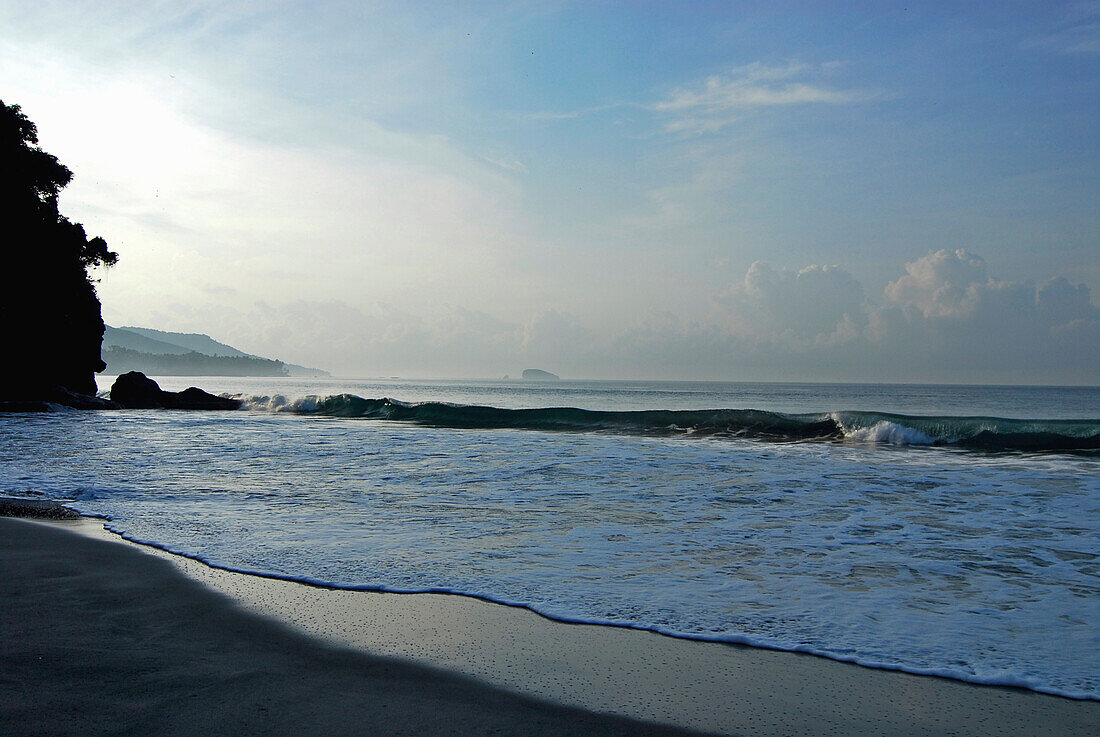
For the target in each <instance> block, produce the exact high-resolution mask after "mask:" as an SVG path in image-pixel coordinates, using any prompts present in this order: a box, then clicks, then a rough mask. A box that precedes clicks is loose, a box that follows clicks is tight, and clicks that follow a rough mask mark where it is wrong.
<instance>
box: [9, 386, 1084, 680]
mask: <svg viewBox="0 0 1100 737" xmlns="http://www.w3.org/2000/svg"><path fill="white" fill-rule="evenodd" d="M157 378H158V381H159V382H160V383H161V386H162V387H163V388H166V389H177V390H178V389H182V388H185V387H186V386H189V385H192V384H198V385H199V386H201V387H203V388H204V389H207V390H209V391H213V392H215V393H224V394H227V395H231V396H236V397H240V398H241V399H242V400H243V401H244V404H245V408H244V409H242V410H241V411H237V412H179V411H101V412H80V411H72V410H63V409H59V410H58V411H56V412H51V413H39V414H33V413H28V414H6V415H0V485H2V487H3V488H2V489H0V492H2V493H3V494H4V495H7V496H26V497H35V498H42V497H46V498H52V499H57V500H60V501H63V502H65V503H66V504H69V505H71V506H73V507H75V508H76V509H78V510H80V511H81V512H83V513H85V514H89V515H97V516H101V517H103V518H105V519H106V520H107V527H108V528H109V529H111V530H112V531H114V532H117V533H119V534H121V535H123V536H125V537H127V538H129V539H132V540H135V541H140V542H144V543H148V544H152V545H155V546H157V547H160V548H163V549H166V550H169V551H172V552H176V553H180V554H183V555H186V556H189V557H193V558H196V559H199V560H202V561H205V562H207V563H209V564H211V565H215V566H219V567H223V568H227V569H232V570H237V571H242V572H246V573H257V574H263V575H267V576H274V577H279V578H286V579H291V580H298V581H304V582H310V583H315V584H321V585H326V586H332V587H343V588H350V589H363V590H382V591H396V592H427V591H432V592H451V593H459V594H465V595H469V596H474V597H479V598H482V599H486V600H489V601H494V602H501V603H504V604H510V605H517V606H523V607H527V608H530V609H532V610H534V611H536V612H538V613H540V614H543V615H545V616H547V617H551V618H554V619H559V620H563V621H569V622H591V623H599V624H608V625H618V626H624V627H633V628H639V629H646V630H653V631H656V632H661V633H664V634H667V635H671V636H675V637H684V638H693V639H701V640H713V641H720V642H731V643H742V644H749V645H755V646H760V647H767V648H775V649H781V650H791V651H798V652H807V653H814V654H818V655H821V656H825V657H828V658H833V659H836V660H841V661H848V662H853V663H860V664H863V665H866V666H871V667H878V668H888V669H896V670H902V671H907V672H911V673H920V674H934V675H940V676H946V677H950V678H955V679H960V680H965V681H970V682H975V683H985V684H999V685H1009V686H1018V687H1023V688H1028V689H1032V690H1035V691H1040V692H1044V693H1051V694H1059V695H1063V696H1067V697H1072V698H1082V699H1100V672H1098V671H1100V668H1098V664H1100V388H1097V387H1066V388H1057V387H972V386H916V385H906V386H888V385H858V384H836V385H830V384H769V383H690V382H581V381H561V382H552V383H535V382H521V381H504V380H502V381H404V380H399V379H389V380H376V381H345V380H336V379H325V380H300V379H246V378H216V377H157ZM99 381H100V386H101V387H107V386H109V385H110V381H111V379H110V378H106V379H105V378H104V377H100V380H99Z"/></svg>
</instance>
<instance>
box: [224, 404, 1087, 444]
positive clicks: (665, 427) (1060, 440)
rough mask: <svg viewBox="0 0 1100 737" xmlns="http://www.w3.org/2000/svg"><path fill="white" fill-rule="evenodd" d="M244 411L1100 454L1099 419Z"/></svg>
mask: <svg viewBox="0 0 1100 737" xmlns="http://www.w3.org/2000/svg"><path fill="white" fill-rule="evenodd" d="M238 398H239V399H240V400H241V401H242V405H243V407H244V408H245V409H247V410H256V411H267V412H290V413H295V414H306V415H322V416H328V417H352V418H362V419H369V420H390V421H396V422H408V423H414V424H419V425H425V426H430V427H450V428H463V429H522V430H552V431H553V430H557V431H571V432H620V433H629V434H643V435H663V436H673V435H695V436H719V437H735V438H755V439H761V440H775V441H810V440H826V441H845V442H855V443H880V444H888V445H933V446H953V447H960V448H971V449H980V450H988V451H1028V452H1090V451H1097V450H1100V420H1038V419H1036V420H1030V419H1008V418H1000V417H950V416H918V415H898V414H887V413H881V412H859V411H844V412H827V413H813V414H785V413H781V412H768V411H766V410H758V409H708V410H632V411H602V410H590V409H579V408H576V407H545V408H539V409H502V408H499V407H487V406H479V405H465V404H451V403H447V402H419V403H411V402H402V401H400V400H396V399H389V398H385V397H383V398H381V399H364V398H363V397H358V396H355V395H354V394H337V395H331V396H323V397H319V396H313V395H311V396H306V397H295V398H287V397H284V396H280V395H276V396H258V397H257V396H251V397H250V396H242V397H238Z"/></svg>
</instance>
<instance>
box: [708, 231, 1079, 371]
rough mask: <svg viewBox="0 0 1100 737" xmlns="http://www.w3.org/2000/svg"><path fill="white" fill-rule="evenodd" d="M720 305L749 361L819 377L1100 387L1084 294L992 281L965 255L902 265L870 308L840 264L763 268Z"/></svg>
mask: <svg viewBox="0 0 1100 737" xmlns="http://www.w3.org/2000/svg"><path fill="white" fill-rule="evenodd" d="M717 303H718V304H719V305H720V306H721V308H722V316H723V319H724V321H725V323H724V327H725V329H726V331H727V332H728V334H729V335H731V336H733V337H735V338H737V339H738V342H737V344H736V345H735V346H734V348H735V349H736V350H738V351H742V352H744V353H747V354H750V355H752V356H754V359H753V360H752V363H753V364H762V365H767V364H771V365H774V366H777V367H781V366H784V364H787V365H789V364H791V363H792V362H793V363H799V364H801V365H802V367H803V371H804V372H805V373H806V374H809V375H812V376H816V377H817V378H833V379H845V378H848V379H867V378H874V379H877V380H885V381H889V380H896V381H909V380H934V381H977V382H996V381H1004V382H1029V381H1035V382H1042V381H1048V382H1049V381H1064V382H1068V383H1082V382H1084V383H1095V382H1096V381H1097V380H1100V309H1098V308H1097V307H1095V306H1094V305H1093V304H1092V302H1091V300H1090V296H1089V289H1088V288H1087V287H1086V286H1085V285H1083V284H1079V285H1076V286H1075V285H1073V284H1071V283H1070V282H1069V281H1068V280H1067V279H1065V278H1062V277H1059V278H1056V279H1052V280H1050V281H1048V282H1046V283H1045V284H1043V285H1041V286H1038V287H1037V286H1036V285H1035V284H1034V283H1032V282H1011V281H999V280H996V279H993V278H991V277H990V276H989V274H988V270H987V266H986V263H985V261H984V260H983V259H982V258H981V257H979V256H977V255H974V254H971V253H969V252H967V251H965V250H956V251H947V250H940V251H935V252H932V253H929V254H928V255H927V256H924V257H922V258H919V259H916V260H915V261H912V262H910V263H908V264H906V265H905V274H904V275H903V276H901V277H899V278H898V279H896V280H895V281H892V282H890V283H889V284H888V285H887V286H886V288H885V289H884V291H883V294H882V299H881V300H879V301H878V304H877V305H876V304H874V303H872V302H871V301H868V300H865V299H864V297H863V289H862V287H861V286H860V284H859V283H858V282H857V281H856V280H855V279H854V278H853V277H852V276H851V275H850V274H848V273H847V272H845V271H843V270H841V269H838V268H836V267H820V266H810V267H807V268H805V269H802V270H801V271H793V270H789V269H773V268H771V267H768V266H767V265H765V264H761V263H756V264H753V265H752V267H751V268H750V269H749V272H748V274H746V276H745V279H744V280H743V281H741V282H738V283H736V284H734V285H733V286H732V287H731V288H730V289H729V290H728V291H727V292H726V293H724V294H723V295H721V296H720V297H719V298H718V299H717ZM845 372H856V373H854V374H853V373H848V374H845Z"/></svg>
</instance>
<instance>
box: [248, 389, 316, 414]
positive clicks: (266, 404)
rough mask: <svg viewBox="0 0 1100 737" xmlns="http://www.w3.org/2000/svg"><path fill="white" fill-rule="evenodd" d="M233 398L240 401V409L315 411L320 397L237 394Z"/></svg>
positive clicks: (293, 411)
mask: <svg viewBox="0 0 1100 737" xmlns="http://www.w3.org/2000/svg"><path fill="white" fill-rule="evenodd" d="M235 399H237V400H239V401H240V403H241V409H245V410H252V411H258V412H292V413H308V412H316V411H317V409H318V407H319V406H320V399H319V398H318V397H317V396H315V395H312V394H311V395H308V396H304V397H291V398H287V397H286V396H284V395H282V394H274V395H271V396H252V395H239V396H236V397H235Z"/></svg>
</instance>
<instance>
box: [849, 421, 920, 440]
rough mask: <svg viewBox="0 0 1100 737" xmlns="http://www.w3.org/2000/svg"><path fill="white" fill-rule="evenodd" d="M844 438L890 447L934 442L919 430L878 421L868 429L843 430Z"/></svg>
mask: <svg viewBox="0 0 1100 737" xmlns="http://www.w3.org/2000/svg"><path fill="white" fill-rule="evenodd" d="M844 437H845V438H847V439H848V440H854V441H856V442H859V443H888V444H890V445H931V444H932V443H933V442H934V441H933V440H932V438H930V437H928V436H927V435H925V434H924V433H922V432H921V431H920V430H914V429H913V428H911V427H906V426H904V425H899V424H897V423H896V422H890V421H889V420H880V421H879V422H876V423H875V424H874V425H871V426H870V427H857V428H852V429H849V428H844Z"/></svg>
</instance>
